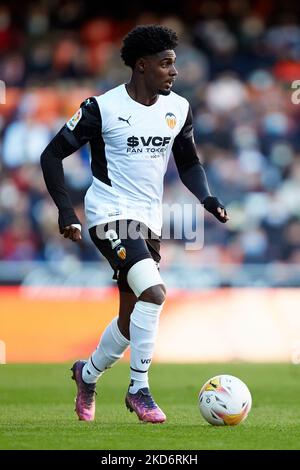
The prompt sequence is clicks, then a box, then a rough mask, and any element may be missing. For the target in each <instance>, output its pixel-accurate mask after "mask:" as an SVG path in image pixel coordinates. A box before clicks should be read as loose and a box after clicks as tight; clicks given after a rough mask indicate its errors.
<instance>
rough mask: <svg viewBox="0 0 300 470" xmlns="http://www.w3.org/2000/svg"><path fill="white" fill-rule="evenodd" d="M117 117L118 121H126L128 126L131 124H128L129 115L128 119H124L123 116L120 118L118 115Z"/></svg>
mask: <svg viewBox="0 0 300 470" xmlns="http://www.w3.org/2000/svg"><path fill="white" fill-rule="evenodd" d="M118 119H119V121H124V122H127V124H128V126H131V124H130V122H129V119H131V116H129V118H128V119H124V118H122V117H120V116H119V117H118Z"/></svg>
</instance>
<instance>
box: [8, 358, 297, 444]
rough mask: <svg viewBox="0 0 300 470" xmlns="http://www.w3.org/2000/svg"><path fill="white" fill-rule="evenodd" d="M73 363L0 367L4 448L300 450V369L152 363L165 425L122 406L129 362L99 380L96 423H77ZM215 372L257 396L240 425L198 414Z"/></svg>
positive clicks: (156, 392) (153, 377)
mask: <svg viewBox="0 0 300 470" xmlns="http://www.w3.org/2000/svg"><path fill="white" fill-rule="evenodd" d="M70 366H71V363H70V364H58V365H54V364H36V365H29V364H26V365H17V364H12V365H2V366H0V449H98V450H99V449H110V450H115V449H118V450H123V449H143V450H150V449H155V450H164V449H172V450H183V449H185V450H190V449H192V450H194V449H198V450H201V449H300V366H295V365H289V364H286V365H284V364H280V365H279V364H271V365H263V364H261V365H254V364H209V365H202V364H199V365H197V364H193V365H191V364H190V365H176V364H172V365H167V364H153V366H152V367H151V372H150V378H151V390H152V393H153V396H154V398H155V400H156V401H157V402H158V403H159V405H160V406H161V407H162V409H163V410H164V411H165V413H166V415H167V422H166V423H165V424H163V425H152V424H142V423H139V422H138V420H137V417H136V415H135V414H134V413H129V412H128V410H127V409H126V408H125V405H124V395H125V392H126V389H127V386H128V382H129V380H128V376H129V369H128V365H127V364H126V363H120V364H117V365H116V366H115V367H113V368H112V370H110V371H108V372H107V373H106V374H104V376H103V377H102V378H101V382H99V384H98V395H97V410H96V420H95V421H94V422H91V423H87V422H80V421H78V420H77V419H76V416H75V413H74V411H73V410H74V396H75V384H74V382H73V381H72V380H70V376H71V372H70V370H69V369H70ZM217 374H232V375H235V376H237V377H239V378H240V379H242V380H243V381H244V382H246V384H247V385H248V387H249V389H250V391H251V393H252V398H253V406H252V410H251V412H250V415H249V416H248V418H247V420H246V421H245V422H244V423H242V424H240V425H239V426H235V427H213V426H210V425H209V424H207V423H206V422H205V421H204V420H203V418H202V417H201V416H200V413H199V410H198V405H197V397H198V392H199V389H200V388H201V386H202V385H203V383H204V382H205V381H206V380H207V379H209V378H210V377H212V376H214V375H217Z"/></svg>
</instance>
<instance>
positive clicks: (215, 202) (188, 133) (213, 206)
mask: <svg viewBox="0 0 300 470" xmlns="http://www.w3.org/2000/svg"><path fill="white" fill-rule="evenodd" d="M172 151H173V155H174V159H175V163H176V166H177V169H178V173H179V176H180V179H181V181H182V182H183V184H184V185H185V186H186V187H187V188H188V189H189V190H190V191H191V192H192V193H193V194H194V195H195V196H196V197H197V198H198V199H199V201H200V202H201V204H203V206H204V207H205V209H206V210H207V211H209V212H211V213H212V214H213V215H214V216H215V217H216V218H217V219H218V220H219V221H220V222H223V223H225V222H227V220H228V219H229V217H228V215H227V212H226V209H225V207H224V205H223V204H222V203H221V202H220V201H219V199H218V198H217V197H215V196H212V194H211V192H210V189H209V185H208V182H207V178H206V173H205V170H204V168H203V165H202V164H201V162H200V160H199V157H198V155H197V149H196V146H195V142H194V133H193V115H192V110H191V107H189V110H188V114H187V118H186V121H185V123H184V126H183V128H182V129H181V131H180V132H179V134H178V135H177V136H176V138H175V140H174V144H173V148H172Z"/></svg>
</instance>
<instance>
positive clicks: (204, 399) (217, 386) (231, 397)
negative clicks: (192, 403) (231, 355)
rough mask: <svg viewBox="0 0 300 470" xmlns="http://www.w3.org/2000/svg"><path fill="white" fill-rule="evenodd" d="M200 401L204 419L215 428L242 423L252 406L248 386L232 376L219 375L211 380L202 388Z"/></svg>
mask: <svg viewBox="0 0 300 470" xmlns="http://www.w3.org/2000/svg"><path fill="white" fill-rule="evenodd" d="M198 400H199V408H200V412H201V414H202V416H203V418H204V419H205V420H206V421H207V422H208V423H210V424H213V425H215V426H235V425H237V424H239V423H241V422H242V421H244V420H245V419H246V418H247V416H248V414H249V411H250V410H251V405H252V398H251V393H250V391H249V389H248V387H247V385H246V384H245V383H244V382H242V381H241V380H240V379H238V378H237V377H234V376H232V375H217V376H216V377H213V378H211V379H209V380H208V381H207V382H206V383H205V384H204V385H203V387H202V388H201V390H200V393H199V397H198Z"/></svg>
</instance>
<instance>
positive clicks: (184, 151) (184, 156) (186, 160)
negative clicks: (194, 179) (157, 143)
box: [172, 106, 199, 172]
mask: <svg viewBox="0 0 300 470" xmlns="http://www.w3.org/2000/svg"><path fill="white" fill-rule="evenodd" d="M172 151H173V155H174V159H175V163H176V166H177V168H178V171H179V172H181V171H183V170H184V169H186V168H188V167H190V166H192V165H194V164H195V163H199V158H198V155H197V150H196V146H195V142H194V130H193V114H192V110H191V107H190V106H189V109H188V113H187V117H186V120H185V123H184V125H183V127H182V129H181V131H180V132H179V134H178V135H177V136H176V137H175V140H174V144H173V148H172Z"/></svg>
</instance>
